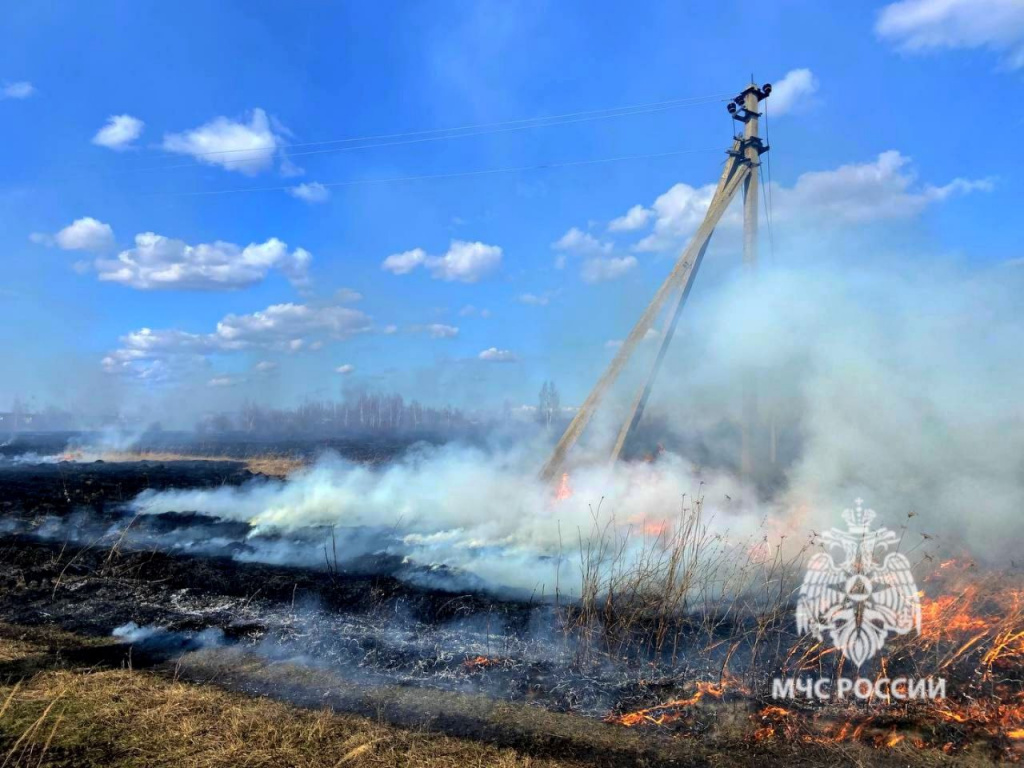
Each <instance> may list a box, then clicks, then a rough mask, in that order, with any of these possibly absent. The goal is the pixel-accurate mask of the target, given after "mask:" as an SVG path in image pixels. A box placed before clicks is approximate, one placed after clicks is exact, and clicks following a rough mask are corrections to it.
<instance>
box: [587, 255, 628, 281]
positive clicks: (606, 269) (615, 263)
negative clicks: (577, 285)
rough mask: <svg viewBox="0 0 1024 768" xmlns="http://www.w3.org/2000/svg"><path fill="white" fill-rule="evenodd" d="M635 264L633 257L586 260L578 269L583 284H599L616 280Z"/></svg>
mask: <svg viewBox="0 0 1024 768" xmlns="http://www.w3.org/2000/svg"><path fill="white" fill-rule="evenodd" d="M636 264H637V261H636V257H635V256H611V257H609V258H607V259H587V260H586V261H584V262H583V266H582V267H581V269H580V277H582V278H583V282H585V283H601V282H605V281H607V280H617V279H618V278H620V277H622V276H623V275H624V274H626V273H627V272H629V271H630V270H631V269H633V268H634V267H635V266H636Z"/></svg>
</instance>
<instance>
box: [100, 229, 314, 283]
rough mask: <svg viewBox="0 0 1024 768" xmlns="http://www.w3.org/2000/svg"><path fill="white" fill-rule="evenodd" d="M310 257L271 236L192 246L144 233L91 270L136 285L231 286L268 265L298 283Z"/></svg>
mask: <svg viewBox="0 0 1024 768" xmlns="http://www.w3.org/2000/svg"><path fill="white" fill-rule="evenodd" d="M312 258H313V257H312V256H311V255H310V253H309V252H308V251H306V250H305V249H303V248H296V249H295V250H293V251H289V250H288V246H287V244H286V243H283V242H282V241H280V240H278V239H277V238H276V237H272V238H270V239H269V240H267V241H266V242H264V243H250V244H249V245H247V246H246V247H245V248H241V247H240V246H237V245H235V244H234V243H227V242H224V241H222V240H218V241H216V242H213V243H200V244H199V245H194V246H193V245H188V244H187V243H185V242H184V241H182V240H174V239H172V238H169V237H164V236H163V235H158V234H155V233H153V232H145V233H142V234H139V235H136V236H135V247H134V248H129V249H128V250H125V251H122V252H121V253H120V254H118V256H117V258H116V259H98V260H97V261H96V269H97V271H98V272H99V279H100V280H105V281H108V282H115V283H121V284H122V285H127V286H130V287H132V288H138V289H140V290H157V289H170V290H231V289H234V288H242V287H245V286H248V285H253V284H254V283H258V282H259V281H261V280H263V279H264V278H265V277H266V276H267V273H268V272H269V271H270V270H271V269H278V270H280V271H281V272H283V273H284V274H285V275H286V276H287V277H288V279H289V280H290V281H291V282H292V283H293V284H295V285H298V286H303V285H305V284H306V283H307V282H308V274H307V273H308V268H309V263H310V261H311V260H312Z"/></svg>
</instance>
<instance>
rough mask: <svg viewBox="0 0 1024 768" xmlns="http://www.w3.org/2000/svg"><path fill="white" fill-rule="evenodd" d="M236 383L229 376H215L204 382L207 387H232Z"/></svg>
mask: <svg viewBox="0 0 1024 768" xmlns="http://www.w3.org/2000/svg"><path fill="white" fill-rule="evenodd" d="M236 383H237V382H236V381H235V380H234V379H233V378H231V377H230V376H216V377H214V378H212V379H210V380H209V381H208V382H206V386H208V387H233V386H235V384H236Z"/></svg>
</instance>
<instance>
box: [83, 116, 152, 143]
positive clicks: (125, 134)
mask: <svg viewBox="0 0 1024 768" xmlns="http://www.w3.org/2000/svg"><path fill="white" fill-rule="evenodd" d="M145 125H146V124H145V123H144V122H142V121H141V120H139V118H137V117H132V116H131V115H111V116H110V117H108V118H107V124H106V125H104V126H103V127H102V128H100V129H99V130H98V131H97V132H96V135H95V136H93V137H92V143H93V144H96V145H97V146H100V147H106V148H107V149H113V150H117V151H121V150H125V149H128V148H130V147H131V145H132V142H133V141H135V140H136V139H137V138H139V136H141V135H142V129H143V128H144V127H145Z"/></svg>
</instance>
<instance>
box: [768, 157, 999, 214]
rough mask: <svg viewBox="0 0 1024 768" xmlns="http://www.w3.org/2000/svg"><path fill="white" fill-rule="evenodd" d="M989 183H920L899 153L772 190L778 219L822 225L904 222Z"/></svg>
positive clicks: (989, 186)
mask: <svg viewBox="0 0 1024 768" xmlns="http://www.w3.org/2000/svg"><path fill="white" fill-rule="evenodd" d="M992 186H993V185H992V182H991V181H990V180H988V179H975V180H972V179H962V178H957V179H953V180H952V181H950V182H949V183H947V184H945V185H943V186H933V185H929V184H925V185H921V184H918V183H917V174H916V173H915V172H914V171H913V170H912V169H911V167H910V158H908V157H906V156H905V155H902V154H900V153H899V152H897V151H896V150H889V151H887V152H882V153H881V154H879V155H878V157H877V158H876V159H875V160H874V161H872V162H868V163H852V164H849V165H843V166H840V167H839V168H836V169H835V170H831V171H809V172H807V173H804V174H801V175H800V177H799V178H798V179H797V181H796V184H794V185H793V186H792V187H779V186H776V187H774V204H775V210H776V215H777V216H778V217H780V218H781V217H785V218H792V219H797V218H804V219H810V220H812V221H816V222H819V223H823V222H838V223H844V222H845V223H861V222H868V221H878V220H886V219H906V218H912V217H914V216H917V215H919V214H920V213H921V212H922V211H924V209H925V208H927V207H928V206H929V205H931V204H933V203H937V202H941V201H944V200H947V199H949V198H950V197H952V196H954V195H958V194H967V193H970V192H978V191H982V192H984V191H989V190H991V189H992Z"/></svg>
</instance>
